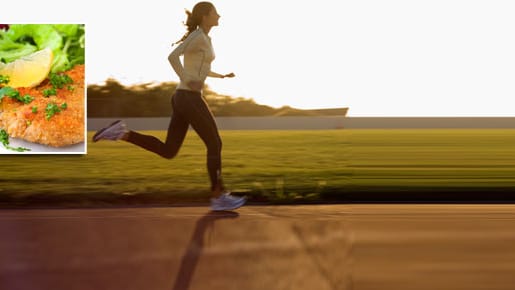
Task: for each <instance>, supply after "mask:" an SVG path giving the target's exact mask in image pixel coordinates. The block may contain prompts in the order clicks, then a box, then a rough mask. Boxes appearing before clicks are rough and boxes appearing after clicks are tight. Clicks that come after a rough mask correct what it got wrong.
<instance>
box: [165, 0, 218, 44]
mask: <svg viewBox="0 0 515 290" xmlns="http://www.w3.org/2000/svg"><path fill="white" fill-rule="evenodd" d="M213 8H214V5H213V4H211V3H210V2H199V3H197V4H196V5H195V6H194V7H193V11H191V12H190V11H188V10H187V9H185V11H186V15H187V16H188V18H186V22H183V24H184V25H185V26H186V29H187V31H186V33H185V34H184V35H183V36H182V38H181V39H180V40H179V41H177V42H176V43H174V44H179V43H181V42H183V41H184V40H186V38H188V36H189V35H190V34H191V33H192V32H193V31H195V30H196V29H197V28H198V27H199V25H200V23H201V22H202V17H204V16H206V15H208V14H209V12H211V9H213Z"/></svg>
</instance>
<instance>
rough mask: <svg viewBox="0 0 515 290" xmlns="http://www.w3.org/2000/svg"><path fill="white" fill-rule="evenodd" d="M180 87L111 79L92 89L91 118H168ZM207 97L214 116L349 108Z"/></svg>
mask: <svg viewBox="0 0 515 290" xmlns="http://www.w3.org/2000/svg"><path fill="white" fill-rule="evenodd" d="M176 87H177V83H174V82H165V83H159V84H154V83H147V84H140V85H134V86H129V87H127V86H123V85H121V84H120V83H119V82H118V81H116V80H113V79H109V80H107V81H106V83H105V84H104V85H101V86H100V85H89V86H88V89H87V90H88V91H87V93H88V94H87V98H88V117H90V118H106V117H167V116H170V112H171V108H172V107H171V103H170V98H171V96H172V94H173V92H174V91H175V88H176ZM204 96H205V98H206V101H207V103H208V105H209V107H210V109H211V111H212V112H213V114H214V115H215V116H218V117H223V116H345V115H346V114H347V110H348V108H337V109H317V110H301V109H295V108H292V107H288V106H285V107H281V108H273V107H270V106H266V105H260V104H257V103H256V102H255V101H254V100H252V99H245V98H242V97H239V98H233V97H230V96H225V95H220V94H218V93H216V92H213V91H211V90H210V89H209V88H207V87H205V88H204Z"/></svg>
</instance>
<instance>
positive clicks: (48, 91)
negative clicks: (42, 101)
mask: <svg viewBox="0 0 515 290" xmlns="http://www.w3.org/2000/svg"><path fill="white" fill-rule="evenodd" d="M56 95H57V91H56V89H55V88H51V89H44V90H43V96H44V97H45V98H48V97H50V96H56Z"/></svg>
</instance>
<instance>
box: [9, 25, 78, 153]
mask: <svg viewBox="0 0 515 290" xmlns="http://www.w3.org/2000/svg"><path fill="white" fill-rule="evenodd" d="M85 103H86V97H85V25H84V24H0V154H59V153H63V154H85V153H86V142H85V135H86V117H85V116H86V115H85Z"/></svg>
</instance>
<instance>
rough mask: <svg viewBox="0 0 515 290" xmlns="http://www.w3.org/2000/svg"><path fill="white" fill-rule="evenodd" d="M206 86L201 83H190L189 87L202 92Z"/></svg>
mask: <svg viewBox="0 0 515 290" xmlns="http://www.w3.org/2000/svg"><path fill="white" fill-rule="evenodd" d="M203 86H204V84H203V83H202V82H201V81H189V82H188V87H190V89H192V90H194V91H201V90H202V87H203Z"/></svg>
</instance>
